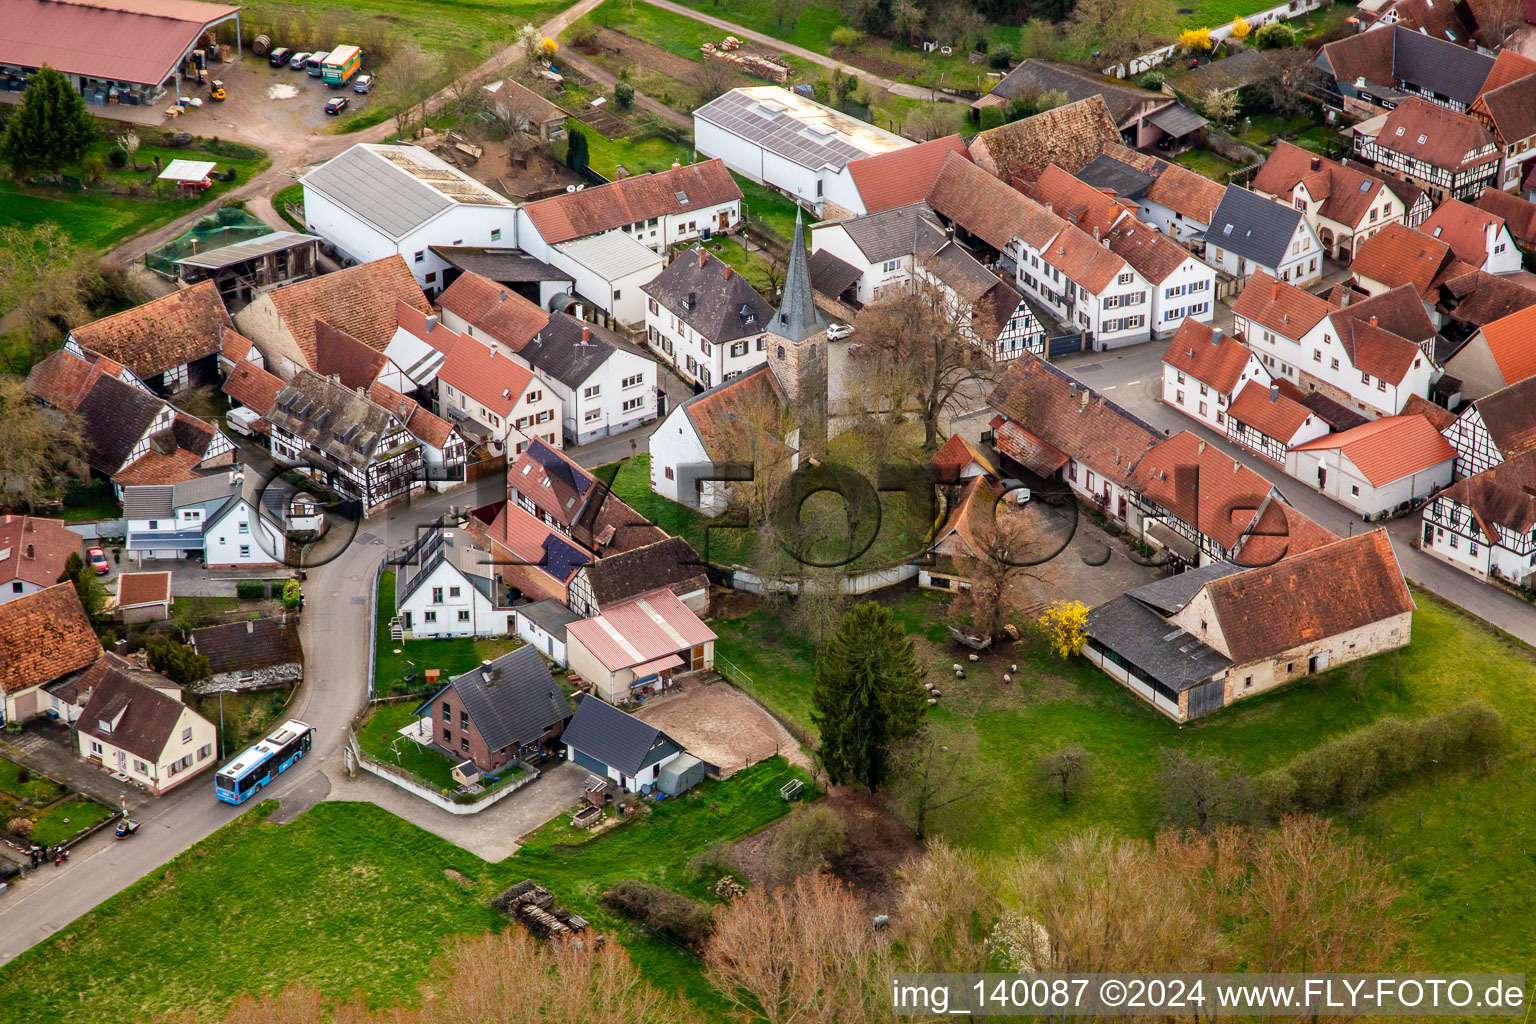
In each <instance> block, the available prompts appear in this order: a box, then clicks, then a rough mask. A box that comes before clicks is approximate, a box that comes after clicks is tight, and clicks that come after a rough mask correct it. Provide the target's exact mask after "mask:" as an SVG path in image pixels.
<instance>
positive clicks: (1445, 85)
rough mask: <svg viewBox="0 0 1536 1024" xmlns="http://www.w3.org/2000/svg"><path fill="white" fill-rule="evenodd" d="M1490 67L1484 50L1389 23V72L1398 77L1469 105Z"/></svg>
mask: <svg viewBox="0 0 1536 1024" xmlns="http://www.w3.org/2000/svg"><path fill="white" fill-rule="evenodd" d="M1492 70H1493V58H1492V57H1490V56H1488V55H1487V54H1486V53H1479V52H1478V51H1477V50H1471V49H1468V48H1467V47H1465V46H1459V45H1457V44H1456V43H1453V42H1450V41H1448V40H1445V39H1437V38H1435V37H1434V36H1431V35H1425V34H1423V33H1420V32H1415V31H1413V30H1411V29H1407V28H1403V27H1402V26H1393V36H1392V73H1393V74H1395V75H1396V76H1397V77H1398V79H1399V80H1401V81H1404V82H1411V83H1413V84H1414V85H1416V86H1418V87H1419V88H1421V89H1428V90H1430V91H1431V92H1436V93H1439V94H1440V95H1442V96H1449V97H1450V98H1451V99H1453V100H1456V101H1457V102H1459V103H1464V104H1467V105H1468V106H1470V105H1471V103H1472V101H1473V100H1475V99H1477V94H1478V92H1480V91H1481V90H1482V88H1483V83H1484V82H1486V81H1487V80H1488V73H1489V72H1490V71H1492Z"/></svg>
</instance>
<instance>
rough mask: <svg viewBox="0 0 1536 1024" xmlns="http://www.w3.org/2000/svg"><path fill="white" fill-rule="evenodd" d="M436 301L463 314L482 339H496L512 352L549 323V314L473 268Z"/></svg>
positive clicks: (459, 315)
mask: <svg viewBox="0 0 1536 1024" xmlns="http://www.w3.org/2000/svg"><path fill="white" fill-rule="evenodd" d="M437 302H438V305H440V306H442V308H443V309H444V310H445V311H447V312H451V313H453V314H455V315H456V316H458V317H460V318H462V319H463V320H465V321H466V322H468V323H469V324H470V326H472V327H473V328H474V331H471V332H469V333H470V334H474V333H475V331H478V332H479V333H480V335H482V336H483V337H484V338H485V339H490V340H493V341H499V342H501V343H502V344H503V345H506V346H507V347H508V348H510V349H511V350H512V351H514V352H521V351H522V350H523V346H524V345H526V344H528V343H529V342H530V341H532V340H533V337H534V335H536V334H538V333H539V332H540V331H542V330H543V329H544V327H545V325H546V324H548V323H549V314H548V313H547V312H545V311H544V310H542V309H540V308H539V307H538V306H535V305H534V304H533V303H531V302H529V301H528V300H527V299H525V298H523V297H522V296H521V295H519V294H517V293H516V292H514V291H511V290H509V289H507V288H504V287H503V286H501V285H499V284H497V283H496V282H495V281H492V280H491V279H490V278H488V277H482V276H481V275H479V274H476V273H474V272H473V271H471V272H468V273H465V274H461V275H459V279H458V280H457V281H454V282H453V284H451V285H449V286H448V289H447V291H445V292H443V294H442V295H439V296H438V299H437Z"/></svg>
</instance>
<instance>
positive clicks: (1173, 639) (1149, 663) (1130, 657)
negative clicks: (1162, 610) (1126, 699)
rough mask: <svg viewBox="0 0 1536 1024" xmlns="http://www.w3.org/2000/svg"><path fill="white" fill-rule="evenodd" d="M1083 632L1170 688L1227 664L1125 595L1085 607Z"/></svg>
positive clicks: (1189, 685) (1196, 681)
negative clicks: (1085, 615) (1105, 602)
mask: <svg viewBox="0 0 1536 1024" xmlns="http://www.w3.org/2000/svg"><path fill="white" fill-rule="evenodd" d="M1088 635H1089V636H1091V637H1092V638H1093V639H1094V640H1097V641H1098V642H1099V643H1100V644H1101V645H1102V646H1104V647H1107V648H1109V649H1110V650H1112V651H1114V652H1115V653H1116V654H1118V655H1120V656H1121V657H1123V658H1124V659H1125V660H1126V661H1129V662H1130V663H1131V664H1133V665H1135V666H1136V667H1137V668H1138V669H1139V670H1140V671H1141V672H1142V673H1143V674H1145V675H1149V676H1151V677H1152V678H1153V679H1155V680H1157V681H1158V682H1159V683H1162V684H1163V685H1164V686H1166V687H1168V688H1169V689H1170V690H1173V691H1174V692H1175V693H1181V692H1183V691H1185V690H1189V689H1193V688H1194V687H1196V686H1199V685H1200V684H1201V683H1203V682H1205V681H1206V680H1208V679H1210V678H1211V677H1212V676H1214V675H1216V674H1217V673H1219V672H1224V671H1225V670H1227V669H1228V668H1231V667H1232V662H1231V660H1230V659H1228V658H1227V657H1226V656H1225V655H1223V654H1222V653H1221V652H1220V651H1217V650H1215V649H1213V648H1211V647H1208V646H1206V645H1205V644H1204V643H1201V642H1200V641H1199V640H1197V639H1196V638H1195V637H1194V636H1193V635H1191V634H1190V633H1187V632H1185V631H1184V630H1183V629H1181V628H1179V627H1178V626H1175V625H1173V624H1171V623H1169V622H1167V621H1166V620H1165V619H1163V618H1161V617H1160V616H1159V615H1158V614H1157V613H1156V612H1154V611H1152V609H1150V608H1148V607H1147V606H1146V605H1144V604H1142V603H1141V602H1140V601H1138V600H1136V599H1135V598H1134V597H1130V596H1128V595H1122V596H1120V597H1117V598H1115V599H1114V600H1113V601H1111V602H1109V603H1108V604H1101V605H1099V606H1098V607H1097V608H1095V609H1093V611H1091V612H1089V613H1088Z"/></svg>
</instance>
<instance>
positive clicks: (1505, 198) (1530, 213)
mask: <svg viewBox="0 0 1536 1024" xmlns="http://www.w3.org/2000/svg"><path fill="white" fill-rule="evenodd" d="M1531 81H1532V82H1536V76H1533V77H1532V79H1531ZM1531 103H1532V104H1533V107H1532V110H1533V116H1536V97H1533V98H1532V100H1531ZM1477 208H1478V209H1479V210H1482V211H1484V212H1485V213H1491V214H1493V215H1494V216H1496V217H1502V218H1504V224H1505V225H1506V226H1507V227H1508V228H1509V233H1510V234H1512V235H1514V236H1515V239H1516V240H1517V241H1519V242H1520V243H1522V244H1523V245H1525V246H1528V247H1529V246H1531V245H1536V203H1533V202H1531V201H1530V200H1529V199H1522V198H1520V197H1519V196H1517V195H1512V194H1511V193H1509V192H1500V191H1499V190H1498V189H1496V188H1494V187H1493V186H1491V185H1490V186H1489V187H1488V188H1485V189H1483V194H1482V195H1481V196H1479V197H1478V200H1477Z"/></svg>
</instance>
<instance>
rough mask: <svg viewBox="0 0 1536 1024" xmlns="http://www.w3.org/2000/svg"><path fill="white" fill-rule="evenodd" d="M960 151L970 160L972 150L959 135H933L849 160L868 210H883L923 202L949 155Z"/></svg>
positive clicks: (857, 186)
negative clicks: (929, 137)
mask: <svg viewBox="0 0 1536 1024" xmlns="http://www.w3.org/2000/svg"><path fill="white" fill-rule="evenodd" d="M950 153H955V154H958V155H959V156H960V157H961V158H963V159H965V160H969V159H970V158H971V154H970V151H969V150H967V149H966V148H965V141H964V140H963V139H961V138H960V136H958V135H949V136H945V137H944V138H942V139H932V140H930V141H928V142H922V143H919V144H917V145H916V146H907V147H905V148H903V149H893V150H891V151H890V152H889V153H878V154H876V155H874V156H867V157H864V158H862V159H859V160H850V161H848V173H849V174H850V175H852V177H853V184H854V187H855V188H857V189H858V190H859V198H860V199H861V200H863V202H864V212H865V213H879V212H880V211H881V210H889V209H891V208H892V207H896V206H906V205H907V204H908V203H917V202H921V201H922V198H923V196H925V195H927V193H928V188H929V186H931V185H932V184H933V179H934V178H935V177H937V176H938V173H939V167H940V166H941V165H942V164H943V163H944V160H945V157H946V156H947V155H948V154H950Z"/></svg>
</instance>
